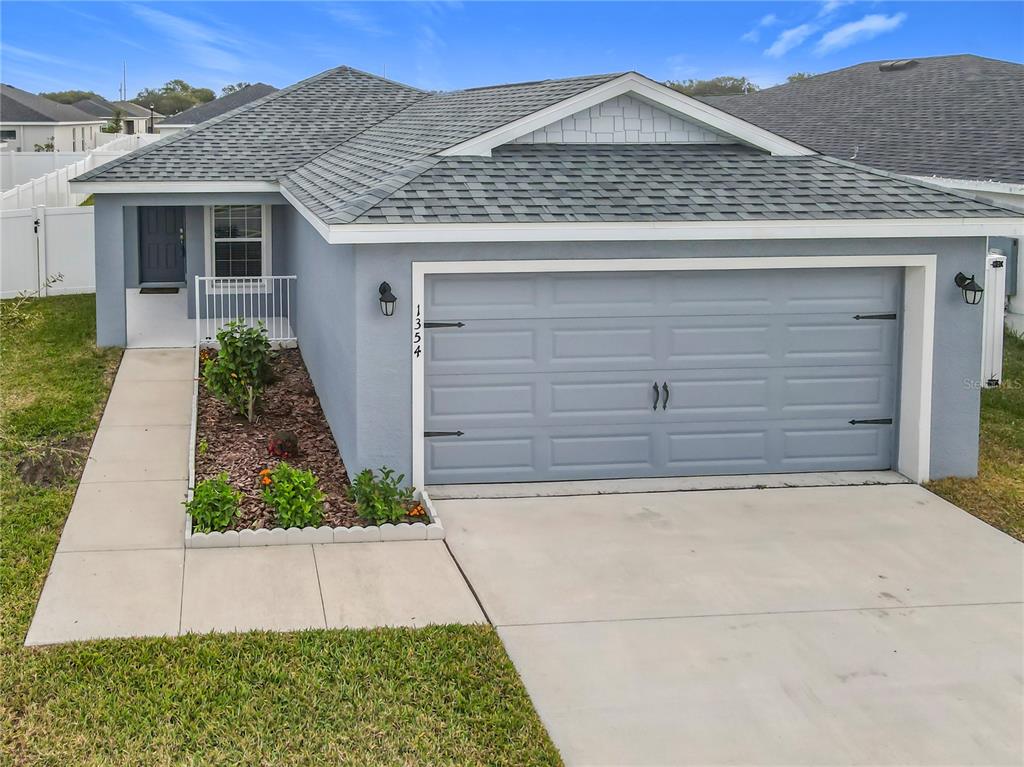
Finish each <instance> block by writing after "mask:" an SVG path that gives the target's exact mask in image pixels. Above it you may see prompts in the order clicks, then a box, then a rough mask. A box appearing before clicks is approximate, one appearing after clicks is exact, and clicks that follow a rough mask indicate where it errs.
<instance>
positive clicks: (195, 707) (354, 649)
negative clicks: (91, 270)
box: [0, 296, 560, 766]
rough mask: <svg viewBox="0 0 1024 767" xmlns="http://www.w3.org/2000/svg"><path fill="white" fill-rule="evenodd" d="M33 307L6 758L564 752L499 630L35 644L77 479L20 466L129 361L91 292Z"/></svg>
mask: <svg viewBox="0 0 1024 767" xmlns="http://www.w3.org/2000/svg"><path fill="white" fill-rule="evenodd" d="M29 312H30V314H32V315H34V317H33V318H31V319H30V321H29V322H27V323H25V324H22V325H19V326H17V327H11V326H8V325H7V324H4V325H3V326H0V376H2V380H3V391H2V394H0V405H2V418H3V421H2V439H0V492H2V495H3V515H2V518H0V607H2V629H0V764H19V765H22V764H24V765H29V764H31V765H69V764H75V765H127V764H132V765H135V764H138V765H143V764H145V765H171V764H174V765H220V764H224V765H229V764H230V765H236V764H255V765H275V766H276V765H307V764H308V765H312V764H360V765H375V764H381V765H384V764H387V765H443V764H450V765H472V764H477V765H535V764H537V765H543V764H558V763H560V760H559V757H558V754H557V752H556V751H555V749H554V747H553V746H552V745H551V741H550V740H549V739H548V736H547V734H546V733H545V731H544V729H543V727H542V726H541V724H540V721H539V720H538V719H537V715H536V713H535V712H534V710H533V707H532V705H531V704H530V701H529V698H528V697H527V695H526V692H525V690H524V689H523V686H522V683H521V682H520V680H519V677H518V676H517V675H516V672H515V669H514V667H513V666H512V663H511V662H510V661H509V659H508V656H507V655H506V654H505V651H504V648H503V647H502V646H501V642H500V641H499V640H498V637H497V635H496V634H495V632H494V631H493V629H491V628H489V627H486V626H475V627H470V626H438V627H432V628H426V629H380V630H374V631H354V630H353V631H309V632H296V633H291V634H273V633H264V632H253V633H248V634H237V635H205V636H186V637H179V638H173V639H140V640H105V641H98V642H86V643H78V644H72V645H62V646H57V647H50V648H35V649H26V648H24V647H22V642H23V641H24V637H25V632H26V631H27V629H28V625H29V622H30V621H31V617H32V613H33V610H34V609H35V603H36V600H37V599H38V596H39V591H40V589H41V587H42V584H43V580H44V579H45V577H46V572H47V569H48V567H49V564H50V561H51V559H52V557H53V551H54V549H55V547H56V544H57V540H58V538H59V536H60V531H61V528H62V526H63V524H64V519H65V518H66V516H67V513H68V511H69V509H70V507H71V502H72V499H73V497H74V490H75V486H76V484H77V480H69V481H68V482H67V483H66V484H65V485H63V486H60V487H54V488H51V489H40V488H35V487H29V486H26V485H24V484H22V483H21V481H20V480H19V479H18V477H17V475H16V472H15V466H16V464H17V462H18V460H19V458H20V457H21V456H22V455H24V454H25V452H26V451H28V450H31V449H33V448H34V447H35V446H37V445H39V444H42V443H47V442H56V441H59V440H63V439H66V438H68V437H71V436H76V435H90V434H92V432H93V431H94V430H95V426H96V423H97V419H98V415H99V412H100V409H101V407H102V403H103V402H104V401H105V398H106V395H107V391H108V390H109V386H110V381H111V374H112V372H113V370H114V369H115V367H116V364H117V361H118V359H119V353H118V352H116V351H99V350H97V349H96V348H95V346H94V345H93V344H94V341H93V339H94V338H95V328H94V300H93V297H92V296H62V297H56V298H47V299H40V300H38V301H33V302H31V305H30V307H29ZM0 316H2V306H0ZM0 322H2V320H0Z"/></svg>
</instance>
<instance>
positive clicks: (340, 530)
mask: <svg viewBox="0 0 1024 767" xmlns="http://www.w3.org/2000/svg"><path fill="white" fill-rule="evenodd" d="M193 371H194V376H193V388H192V426H191V436H190V438H189V456H188V500H190V501H191V500H192V495H193V493H194V492H195V487H196V437H197V436H198V435H197V429H198V423H197V421H198V417H199V346H198V345H196V354H195V364H194V366H193ZM419 500H420V502H421V503H422V504H423V508H424V510H425V511H426V513H427V519H429V520H430V522H429V523H427V524H423V523H420V522H417V523H414V524H409V523H407V522H399V523H398V524H397V525H392V524H383V525H370V526H368V527H327V526H326V525H325V526H323V527H302V528H299V527H289V528H284V527H274V528H270V529H267V528H260V529H258V530H227V531H226V532H223V533H193V532H192V515H191V514H189V513H188V512H187V511H186V512H185V548H186V549H216V548H232V547H238V546H287V545H289V544H304V545H309V544H311V543H378V542H383V541H443V540H444V526H443V525H442V524H441V518H440V517H439V516H438V515H437V510H436V509H435V508H434V504H433V503H432V502H431V500H430V495H429V494H428V493H427V491H426V490H420V492H419Z"/></svg>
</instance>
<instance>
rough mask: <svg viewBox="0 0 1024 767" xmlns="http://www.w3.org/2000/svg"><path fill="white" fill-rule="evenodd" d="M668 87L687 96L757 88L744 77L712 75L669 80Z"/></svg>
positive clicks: (724, 94)
mask: <svg viewBox="0 0 1024 767" xmlns="http://www.w3.org/2000/svg"><path fill="white" fill-rule="evenodd" d="M665 85H667V86H668V87H669V88H672V89H673V90H677V91H679V92H680V93H685V94H686V95H687V96H730V95H734V94H743V93H753V92H754V91H756V90H759V88H758V87H757V86H756V85H755V84H754V83H752V82H751V81H750V80H748V79H747V78H746V77H729V76H727V75H726V76H722V77H712V78H711V79H710V80H678V81H677V80H669V81H668V82H667V83H665Z"/></svg>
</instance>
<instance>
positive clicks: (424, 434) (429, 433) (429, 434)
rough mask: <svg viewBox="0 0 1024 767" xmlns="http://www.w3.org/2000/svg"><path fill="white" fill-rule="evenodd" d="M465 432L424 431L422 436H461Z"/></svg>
mask: <svg viewBox="0 0 1024 767" xmlns="http://www.w3.org/2000/svg"><path fill="white" fill-rule="evenodd" d="M464 433H465V432H461V431H425V432H423V436H424V437H461V436H462V435H463V434H464Z"/></svg>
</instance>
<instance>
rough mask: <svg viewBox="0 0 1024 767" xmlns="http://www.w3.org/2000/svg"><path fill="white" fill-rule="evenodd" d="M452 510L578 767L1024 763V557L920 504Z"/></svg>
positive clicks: (943, 507) (592, 504)
mask: <svg viewBox="0 0 1024 767" xmlns="http://www.w3.org/2000/svg"><path fill="white" fill-rule="evenodd" d="M435 504H436V505H437V506H438V511H439V512H440V514H441V515H442V517H443V518H444V520H445V528H446V530H447V533H448V543H449V545H450V546H451V548H452V552H453V553H454V555H455V557H456V559H457V560H458V561H459V564H460V565H461V567H462V569H463V570H464V572H465V573H466V575H467V577H468V578H469V580H470V582H471V583H472V584H473V587H474V590H475V591H476V593H477V595H478V596H479V598H480V600H481V602H482V603H483V606H484V609H485V610H486V612H487V614H488V616H489V617H490V619H491V621H492V622H493V623H494V624H495V625H496V626H497V627H498V633H499V635H500V636H501V638H502V641H503V642H504V643H505V647H506V648H507V650H508V652H509V655H510V656H511V658H512V660H513V662H514V663H515V665H516V668H517V669H518V670H519V673H520V675H521V676H522V678H523V681H524V682H525V684H526V689H527V691H528V692H529V693H530V697H531V698H532V700H533V703H534V705H535V706H536V708H537V711H538V713H539V714H540V717H541V720H542V721H543V722H544V724H545V726H546V727H547V728H548V731H549V732H550V733H551V736H552V739H553V740H554V743H555V745H556V746H557V747H558V748H559V750H560V751H561V753H562V756H563V758H564V759H565V762H566V764H568V765H615V766H616V767H625V766H626V765H669V764H671V765H682V764H701V765H705V764H776V765H780V764H785V765H798V764H799V765H821V764H872V765H881V764H903V765H906V764H957V765H961V764H986V765H995V764H1012V765H1019V764H1021V763H1022V762H1024V742H1022V741H1024V730H1022V728H1021V722H1022V721H1024V710H1022V701H1024V655H1022V653H1021V637H1022V636H1024V611H1022V602H1024V584H1022V574H1024V546H1022V545H1021V543H1020V542H1018V541H1016V540H1014V539H1012V538H1010V537H1009V536H1007V535H1004V534H1003V533H1000V532H999V531H997V530H995V529H994V528H992V527H989V526H988V525H986V524H984V523H983V522H981V521H979V520H977V519H975V518H974V517H972V516H970V515H969V514H967V513H966V512H964V511H961V510H960V509H958V508H956V507H955V506H953V505H951V504H949V503H946V502H945V501H943V500H942V499H940V498H938V497H936V496H934V495H932V494H931V493H929V492H927V491H926V490H924V489H923V488H921V487H918V486H916V485H887V486H867V487H821V488H795V489H770V490H720V491H694V492H682V493H680V492H676V493H672V492H669V493H644V494H636V495H603V496H587V497H575V498H573V497H564V498H509V499H500V500H485V499H470V500H441V501H438V500H436V499H435Z"/></svg>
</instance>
